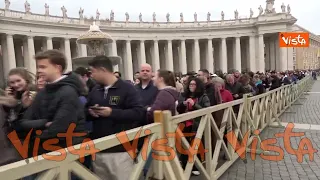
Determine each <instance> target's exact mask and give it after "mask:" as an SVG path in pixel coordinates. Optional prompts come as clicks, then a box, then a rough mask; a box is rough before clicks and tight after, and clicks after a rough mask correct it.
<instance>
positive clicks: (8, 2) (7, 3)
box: [4, 0, 11, 10]
mask: <svg viewBox="0 0 320 180" xmlns="http://www.w3.org/2000/svg"><path fill="white" fill-rule="evenodd" d="M4 3H5V10H8V9H9V8H10V4H11V2H10V1H9V0H4Z"/></svg>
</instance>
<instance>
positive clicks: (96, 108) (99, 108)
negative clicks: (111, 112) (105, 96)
mask: <svg viewBox="0 0 320 180" xmlns="http://www.w3.org/2000/svg"><path fill="white" fill-rule="evenodd" d="M90 109H92V110H101V107H99V106H91V107H90Z"/></svg>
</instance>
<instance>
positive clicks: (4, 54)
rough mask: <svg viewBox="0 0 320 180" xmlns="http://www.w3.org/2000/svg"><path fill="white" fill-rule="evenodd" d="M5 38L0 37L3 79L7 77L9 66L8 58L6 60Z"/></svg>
mask: <svg viewBox="0 0 320 180" xmlns="http://www.w3.org/2000/svg"><path fill="white" fill-rule="evenodd" d="M7 47H8V46H7V37H6V35H5V36H2V37H1V50H2V61H3V76H4V77H5V78H7V77H8V73H9V71H10V64H9V58H8V48H7Z"/></svg>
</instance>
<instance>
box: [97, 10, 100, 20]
mask: <svg viewBox="0 0 320 180" xmlns="http://www.w3.org/2000/svg"><path fill="white" fill-rule="evenodd" d="M99 19H100V12H99V9H97V11H96V20H99Z"/></svg>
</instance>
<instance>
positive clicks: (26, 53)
mask: <svg viewBox="0 0 320 180" xmlns="http://www.w3.org/2000/svg"><path fill="white" fill-rule="evenodd" d="M23 64H24V67H26V68H27V69H30V68H29V48H28V38H24V39H23Z"/></svg>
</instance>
